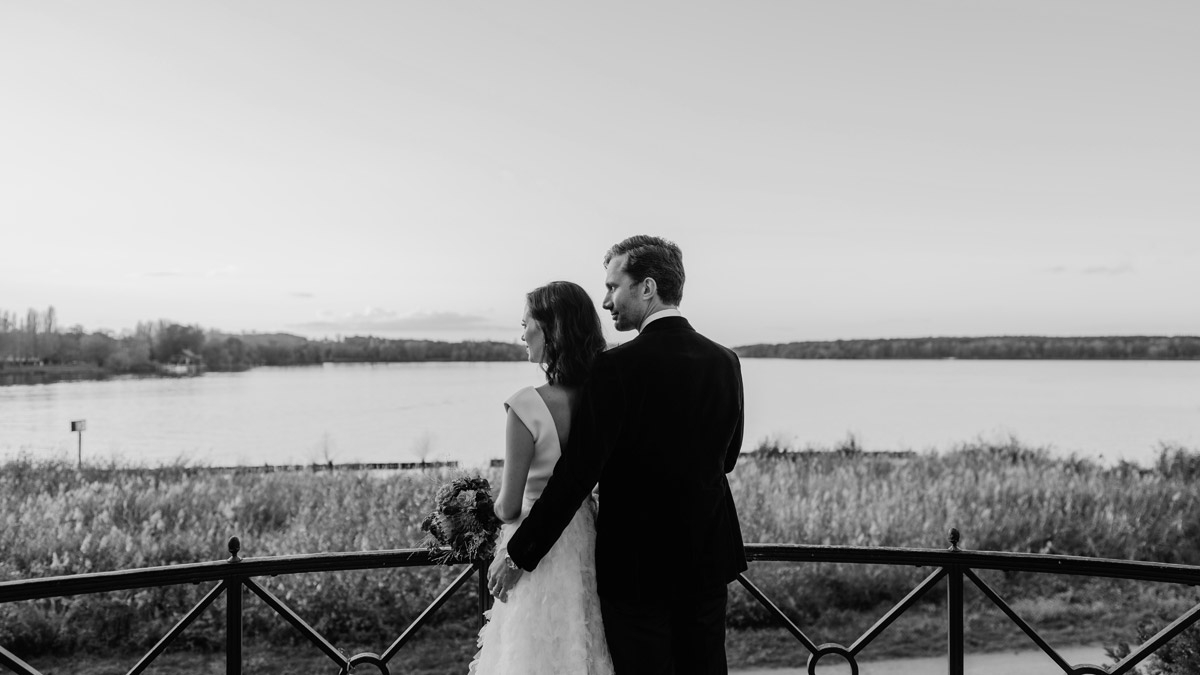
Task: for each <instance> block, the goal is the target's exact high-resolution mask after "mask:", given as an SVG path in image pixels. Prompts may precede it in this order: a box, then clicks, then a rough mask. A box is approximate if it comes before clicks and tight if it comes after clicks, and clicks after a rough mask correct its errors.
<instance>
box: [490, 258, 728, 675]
mask: <svg viewBox="0 0 1200 675" xmlns="http://www.w3.org/2000/svg"><path fill="white" fill-rule="evenodd" d="M604 267H605V275H606V278H605V288H606V289H607V292H606V293H605V296H604V303H603V306H604V309H606V310H608V311H609V312H610V313H611V314H612V318H613V321H614V323H615V325H616V328H617V330H619V331H628V330H637V331H638V333H639V334H638V336H637V337H636V338H635V339H633V340H631V341H630V342H627V343H625V344H622V345H620V346H618V347H614V348H612V349H609V350H607V351H605V341H604V337H603V333H602V329H601V326H600V319H599V317H598V316H597V314H596V309H595V306H594V305H593V304H592V300H591V298H589V297H588V294H587V293H586V292H585V291H584V290H583V289H582V288H580V287H579V286H577V285H575V284H572V283H569V282H554V283H551V284H548V285H546V286H543V287H541V288H537V289H535V290H533V291H532V292H530V293H529V294H528V296H527V298H526V299H527V303H526V308H525V316H524V320H523V324H524V328H525V331H524V334H523V335H522V339H523V340H524V341H525V343H526V345H527V347H528V350H529V358H530V360H531V361H534V362H536V363H540V364H541V365H542V367H543V369H544V370H545V372H546V379H547V383H546V384H544V385H542V386H540V387H537V388H534V387H528V388H525V389H522V390H521V391H518V392H517V393H516V394H514V395H513V396H512V397H511V398H509V400H508V401H506V402H505V407H506V408H507V412H508V422H507V431H506V449H505V465H504V474H503V479H502V482H501V488H500V494H499V496H498V497H497V499H496V512H497V515H498V516H499V517H500V519H501V520H502V521H504V522H505V525H504V526H503V528H502V529H501V532H500V541H499V542H498V546H497V553H496V558H495V561H494V562H493V563H492V566H491V569H490V570H489V587H490V589H491V592H492V594H493V596H495V597H496V599H497V600H498V601H499V602H497V603H496V605H495V606H494V607H493V608H492V610H491V616H490V620H489V621H488V623H487V625H485V626H484V628H483V629H482V630H481V631H480V637H479V644H480V650H479V653H478V654H477V655H476V658H475V660H474V661H473V662H472V664H471V672H472V673H476V674H477V675H516V674H520V675H537V674H540V673H554V674H556V675H559V674H565V675H576V674H577V675H601V674H608V673H613V672H615V673H617V675H632V674H637V673H655V674H659V673H678V674H680V675H683V674H684V673H687V674H688V675H692V674H693V673H725V672H727V668H726V663H725V606H726V600H727V593H728V586H727V584H728V583H729V582H730V581H732V580H733V579H734V578H735V577H736V576H737V574H738V573H739V572H741V571H744V570H745V569H746V560H745V555H744V552H743V550H742V536H741V530H740V528H739V525H738V519H737V513H736V511H735V509H734V504H733V497H732V495H731V493H730V491H729V483H728V481H727V480H726V474H727V473H729V472H730V471H731V470H732V469H733V466H734V463H735V462H736V460H737V457H738V452H739V450H740V449H741V443H742V422H743V415H742V400H743V399H742V377H741V367H740V364H739V362H738V358H737V356H736V355H735V354H734V353H733V352H732V351H730V350H729V349H727V348H725V347H722V346H721V345H718V344H716V343H715V342H713V341H711V340H709V339H707V338H705V337H704V336H702V335H700V334H699V333H697V332H696V331H695V330H694V329H693V328H692V326H691V325H690V324H689V323H688V321H687V320H686V319H685V318H683V316H682V315H681V314H680V312H679V309H678V307H679V303H680V300H681V299H682V296H683V282H684V271H683V254H682V253H681V251H680V249H679V247H678V246H676V245H675V244H674V243H672V242H669V241H666V240H664V239H660V238H658V237H649V236H636V237H631V238H629V239H626V240H625V241H622V242H621V243H619V244H617V245H615V246H613V247H612V248H611V249H610V250H609V251H608V253H607V254H606V255H605V258H604ZM598 503H601V504H602V506H598V505H597V504H598Z"/></svg>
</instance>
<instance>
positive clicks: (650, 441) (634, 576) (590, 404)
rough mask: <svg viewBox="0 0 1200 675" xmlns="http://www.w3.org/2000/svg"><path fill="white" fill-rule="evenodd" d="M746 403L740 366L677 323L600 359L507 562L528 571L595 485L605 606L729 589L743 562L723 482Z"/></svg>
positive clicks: (657, 327) (650, 329)
mask: <svg viewBox="0 0 1200 675" xmlns="http://www.w3.org/2000/svg"><path fill="white" fill-rule="evenodd" d="M742 404H743V398H742V375H741V364H740V363H739V361H738V357H737V355H736V354H734V353H733V352H732V351H731V350H729V349H727V348H725V347H723V346H721V345H719V344H717V343H715V342H713V341H712V340H709V339H708V338H706V337H704V336H703V335H700V334H699V333H697V332H696V331H695V329H693V328H692V327H691V325H690V324H689V323H688V322H687V320H686V319H684V318H682V317H664V318H660V319H657V320H655V321H652V322H650V323H649V324H648V325H647V326H646V327H645V329H644V330H642V332H641V334H640V335H639V336H638V337H637V338H635V339H633V340H631V341H630V342H628V343H626V344H624V345H621V346H618V347H614V348H613V349H610V350H608V351H606V352H604V353H603V354H601V355H599V356H598V357H597V358H596V363H595V367H594V369H593V371H592V375H591V378H590V380H589V381H588V384H587V385H586V386H585V387H584V390H583V392H582V395H581V397H580V400H579V403H578V405H577V406H576V409H575V412H574V414H573V416H572V422H571V432H570V438H569V439H568V441H567V446H566V448H565V449H564V451H563V455H562V458H561V459H559V461H558V464H557V465H556V466H555V467H554V474H553V475H552V476H551V478H550V482H549V483H548V484H547V485H546V488H545V490H544V491H543V492H542V496H541V497H540V498H539V499H538V501H537V503H535V504H534V506H533V508H532V510H531V511H530V513H529V515H528V517H526V519H525V521H524V523H522V524H521V526H520V528H519V529H518V530H517V532H516V533H515V534H513V536H512V538H511V540H510V541H509V542H508V553H509V555H510V556H511V557H512V559H513V561H514V562H515V563H516V564H517V565H519V566H520V567H521V568H523V569H526V570H533V569H534V568H535V567H536V566H537V564H538V561H540V560H541V559H542V556H544V555H545V554H546V552H547V551H549V550H550V547H551V546H553V544H554V542H555V541H556V540H557V539H558V536H559V534H561V533H562V531H563V529H564V528H565V527H566V526H567V524H568V523H569V522H570V521H571V518H572V516H573V515H574V513H575V511H576V510H577V509H578V508H579V505H580V503H581V502H582V501H583V499H584V498H585V497H586V496H587V495H588V493H589V492H591V490H592V488H593V486H595V485H596V484H597V483H599V485H600V511H599V518H598V520H597V526H596V527H597V540H596V568H597V581H598V584H599V587H600V588H599V590H600V594H601V596H602V597H613V598H618V597H620V598H629V599H638V598H642V597H646V596H645V594H647V593H650V594H656V595H659V594H661V593H662V592H664V591H668V592H669V590H670V589H678V590H679V591H681V592H687V591H688V590H689V589H691V590H694V589H695V588H696V585H697V584H702V585H705V586H711V585H714V584H724V583H727V582H729V581H731V580H733V578H734V577H736V576H737V574H738V573H739V572H741V571H744V570H745V569H746V558H745V552H744V551H743V549H742V533H741V528H740V526H739V525H738V519H737V512H736V510H735V508H734V504H733V496H732V495H731V494H730V491H729V483H728V481H727V480H726V477H725V474H727V473H728V472H730V471H732V470H733V466H734V463H735V462H736V461H737V457H738V452H739V451H740V449H741V445H742V424H743V410H742Z"/></svg>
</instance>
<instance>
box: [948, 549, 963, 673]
mask: <svg viewBox="0 0 1200 675" xmlns="http://www.w3.org/2000/svg"><path fill="white" fill-rule="evenodd" d="M949 539H950V550H951V551H958V550H959V548H958V541H959V534H958V530H957V529H955V528H950V537H949ZM946 635H947V645H946V650H947V657H948V658H949V661H950V664H949V666H950V671H949V672H950V675H963V571H962V566H960V565H958V564H950V565H947V566H946Z"/></svg>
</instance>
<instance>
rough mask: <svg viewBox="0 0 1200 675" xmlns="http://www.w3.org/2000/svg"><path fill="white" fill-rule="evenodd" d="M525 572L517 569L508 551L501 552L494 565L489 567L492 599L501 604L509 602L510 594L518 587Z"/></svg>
mask: <svg viewBox="0 0 1200 675" xmlns="http://www.w3.org/2000/svg"><path fill="white" fill-rule="evenodd" d="M524 574H525V570H523V569H521V568H520V567H517V566H516V564H515V563H514V562H513V561H512V558H510V557H508V552H507V551H499V552H498V554H497V555H496V558H495V559H494V560H492V564H491V566H490V567H488V589H489V590H490V591H491V593H492V597H494V598H496V599H497V600H499V601H500V602H507V601H508V594H509V592H510V591H512V589H513V588H515V587H516V585H517V582H518V581H520V580H521V576H522V575H524Z"/></svg>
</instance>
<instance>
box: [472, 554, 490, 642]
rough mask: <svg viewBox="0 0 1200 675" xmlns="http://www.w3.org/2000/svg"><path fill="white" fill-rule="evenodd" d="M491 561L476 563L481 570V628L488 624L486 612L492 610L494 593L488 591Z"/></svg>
mask: <svg viewBox="0 0 1200 675" xmlns="http://www.w3.org/2000/svg"><path fill="white" fill-rule="evenodd" d="M490 565H491V560H480V561H478V562H476V563H475V567H476V568H478V570H479V626H480V628H482V627H483V626H484V625H486V624H487V614H486V612H487V611H488V610H489V609H491V608H492V593H491V591H490V590H488V568H489V567H490Z"/></svg>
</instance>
